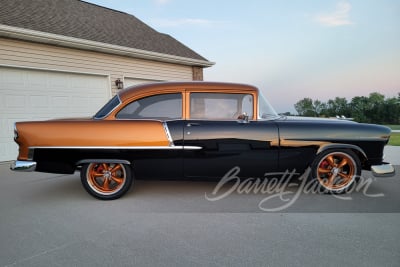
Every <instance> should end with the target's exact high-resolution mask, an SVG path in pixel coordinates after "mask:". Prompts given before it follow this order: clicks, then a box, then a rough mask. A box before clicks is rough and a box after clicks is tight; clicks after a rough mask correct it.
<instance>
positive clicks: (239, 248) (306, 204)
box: [0, 147, 400, 266]
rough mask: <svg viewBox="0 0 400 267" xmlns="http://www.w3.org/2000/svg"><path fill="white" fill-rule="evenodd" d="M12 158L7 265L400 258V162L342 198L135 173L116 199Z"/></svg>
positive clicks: (6, 198)
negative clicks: (16, 168) (18, 167)
mask: <svg viewBox="0 0 400 267" xmlns="http://www.w3.org/2000/svg"><path fill="white" fill-rule="evenodd" d="M385 153H386V155H387V156H386V159H387V160H388V161H390V162H392V163H394V164H397V165H400V157H399V155H400V147H387V149H386V151H385ZM8 168H9V164H2V165H0V266H320V265H322V264H323V265H324V266H340V265H343V266H398V265H399V262H400V245H399V240H400V230H399V225H400V215H399V212H400V204H399V203H400V180H399V177H400V175H399V173H400V169H399V168H398V167H396V168H397V173H398V174H397V176H396V177H392V178H381V179H374V178H372V177H371V175H370V173H369V172H363V174H362V176H363V177H365V179H366V180H368V179H370V180H369V181H371V184H370V186H369V187H368V188H367V189H366V191H363V190H364V189H365V187H364V188H360V189H359V190H355V191H354V192H353V193H352V194H351V195H345V196H343V197H342V198H337V197H334V196H331V195H319V194H313V193H312V192H306V191H304V190H299V188H300V186H296V185H295V184H294V185H292V186H290V187H288V188H287V189H286V191H285V192H287V194H286V195H274V194H275V192H268V193H266V194H265V193H260V192H259V193H249V194H244V193H243V192H242V193H241V194H240V193H238V192H237V190H236V191H234V192H232V193H231V194H229V195H227V196H226V197H225V198H222V199H219V200H215V201H210V200H207V199H206V197H208V198H209V199H212V197H213V196H214V197H215V195H213V191H214V190H215V187H216V185H217V182H207V181H136V183H135V185H134V188H133V189H132V190H131V191H130V192H129V193H128V194H127V195H126V196H125V197H123V198H121V199H119V200H115V201H108V202H105V201H99V200H96V199H94V198H92V197H90V196H89V195H88V194H87V193H86V192H85V191H84V189H83V188H82V186H81V184H80V180H79V174H78V173H76V174H74V175H54V174H42V173H13V172H11V171H9V169H8ZM228 189H229V188H228ZM297 192H299V194H297ZM294 196H297V198H295V197H294ZM265 199H267V200H265ZM263 201H264V202H263ZM260 202H262V204H261V205H260ZM288 203H291V204H290V205H288ZM263 205H264V206H263ZM284 205H287V207H283V206H284ZM279 207H281V208H282V207H283V208H282V209H280V210H279V209H277V210H278V212H269V211H268V210H272V209H274V208H279Z"/></svg>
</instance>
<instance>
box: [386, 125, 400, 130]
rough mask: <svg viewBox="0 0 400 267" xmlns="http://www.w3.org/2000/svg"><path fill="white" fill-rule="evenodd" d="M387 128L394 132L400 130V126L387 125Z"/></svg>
mask: <svg viewBox="0 0 400 267" xmlns="http://www.w3.org/2000/svg"><path fill="white" fill-rule="evenodd" d="M386 126H387V127H389V128H390V129H392V130H400V125H386Z"/></svg>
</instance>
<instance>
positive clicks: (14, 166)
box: [10, 160, 37, 172]
mask: <svg viewBox="0 0 400 267" xmlns="http://www.w3.org/2000/svg"><path fill="white" fill-rule="evenodd" d="M36 165H37V163H36V162H35V161H22V160H16V161H13V163H11V166H10V169H11V170H13V171H20V172H33V171H35V170H36Z"/></svg>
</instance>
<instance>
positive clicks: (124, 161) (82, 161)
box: [75, 159, 131, 165]
mask: <svg viewBox="0 0 400 267" xmlns="http://www.w3.org/2000/svg"><path fill="white" fill-rule="evenodd" d="M93 162H102V163H120V164H126V165H131V163H130V162H129V161H127V160H122V159H83V160H80V161H78V162H77V163H76V164H75V165H81V164H85V163H93Z"/></svg>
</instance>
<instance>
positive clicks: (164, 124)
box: [162, 121, 174, 146]
mask: <svg viewBox="0 0 400 267" xmlns="http://www.w3.org/2000/svg"><path fill="white" fill-rule="evenodd" d="M162 125H163V127H164V131H165V134H166V136H167V139H168V142H169V145H170V146H174V140H172V137H171V133H170V132H169V129H168V124H167V123H166V122H165V121H164V122H163V124H162Z"/></svg>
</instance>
